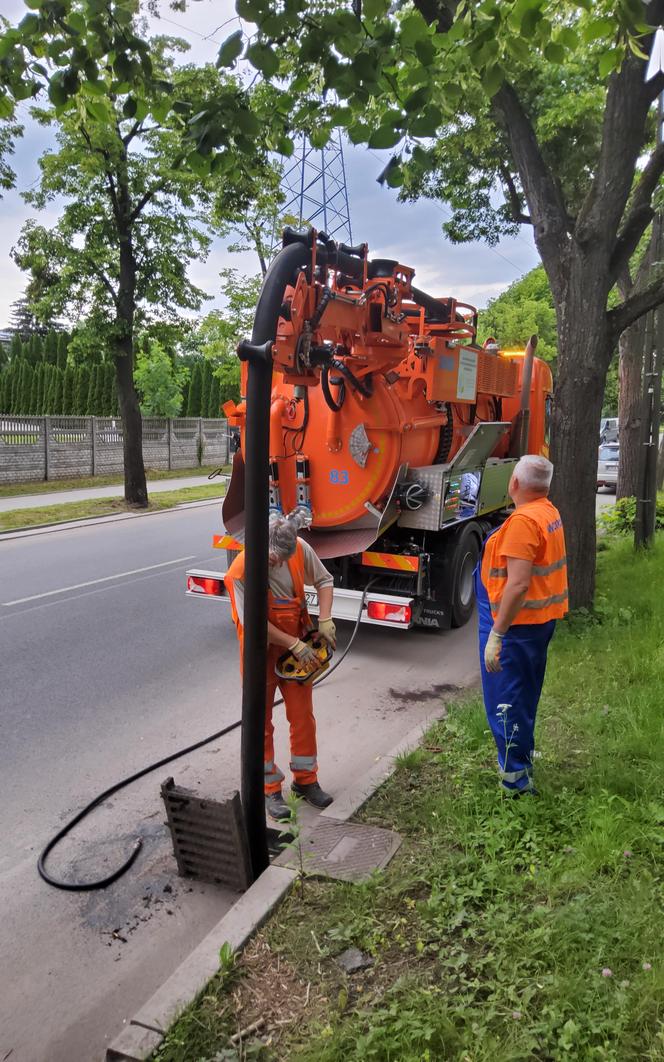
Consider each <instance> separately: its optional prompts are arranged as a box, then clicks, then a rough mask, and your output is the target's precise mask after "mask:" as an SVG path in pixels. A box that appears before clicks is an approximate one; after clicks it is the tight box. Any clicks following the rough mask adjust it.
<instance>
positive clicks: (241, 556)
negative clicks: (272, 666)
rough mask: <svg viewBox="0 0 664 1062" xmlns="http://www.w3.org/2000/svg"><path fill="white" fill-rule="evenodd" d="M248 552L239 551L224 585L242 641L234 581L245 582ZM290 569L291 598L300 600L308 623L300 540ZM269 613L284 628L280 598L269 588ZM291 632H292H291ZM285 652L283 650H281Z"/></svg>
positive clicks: (280, 627)
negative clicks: (281, 621) (280, 620)
mask: <svg viewBox="0 0 664 1062" xmlns="http://www.w3.org/2000/svg"><path fill="white" fill-rule="evenodd" d="M245 560H246V552H245V551H244V550H243V551H242V553H238V555H237V557H236V558H235V560H234V561H233V563H232V564H231V566H230V568H229V569H228V571H227V572H226V575H225V576H224V585H225V587H226V589H227V590H228V596H229V597H230V602H231V615H232V617H233V623H234V624H235V626H236V627H237V632H238V636H239V638H240V641H242V639H243V634H244V631H243V626H242V623H241V622H240V617H239V614H238V611H237V608H236V605H235V591H234V588H233V583H234V582H235V580H236V579H239V580H240V581H241V582H244V570H245ZM288 570H289V572H290V576H291V579H292V580H293V598H292V599H291V600H297V601H299V602H300V606H301V610H302V617H301V618H302V620H303V622H305V623H308V621H309V616H308V614H307V600H306V597H305V593H304V550H303V549H302V545H301V543H300V542H298V543H297V546H296V549H295V553H294V554H293V556H292V557H289V558H288ZM267 598H268V615H267V618H268V620H269V622H270V623H273V624H274V626H275V627H279V629H280V630H281V629H283V628H282V626H281V624H280V622H279V619H280V616H279V599H278V598H275V597H274V594H273V593H272V591H271V590H270V589H269V588H268V592H267ZM289 633H290V632H289ZM280 651H282V652H283V650H280Z"/></svg>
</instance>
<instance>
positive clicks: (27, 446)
mask: <svg viewBox="0 0 664 1062" xmlns="http://www.w3.org/2000/svg"><path fill="white" fill-rule="evenodd" d="M48 419H49V418H45V417H0V483H22V482H32V481H33V480H40V479H46V478H47V469H46V448H47V437H46V433H45V424H44V421H45V420H48Z"/></svg>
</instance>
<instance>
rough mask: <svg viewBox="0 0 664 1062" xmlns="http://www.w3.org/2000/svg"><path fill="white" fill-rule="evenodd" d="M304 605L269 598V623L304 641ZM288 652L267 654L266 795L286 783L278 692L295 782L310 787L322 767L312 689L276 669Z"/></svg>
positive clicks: (278, 648)
mask: <svg viewBox="0 0 664 1062" xmlns="http://www.w3.org/2000/svg"><path fill="white" fill-rule="evenodd" d="M305 616H306V613H303V611H302V605H301V603H300V601H299V600H298V599H297V598H275V597H274V596H273V595H272V593H269V594H268V619H269V621H270V623H273V624H274V626H275V627H278V628H279V630H281V631H285V632H286V634H292V635H293V638H300V637H302V635H303V634H304V633H305V628H306V623H305V619H304V617H305ZM243 641H244V639H243V638H240V660H242V652H243V648H244V646H243ZM284 652H285V649H283V648H282V647H281V646H279V645H270V646H269V647H268V653H267V688H266V691H265V737H264V746H263V749H264V751H263V760H264V770H265V778H264V785H265V793H266V795H267V794H269V793H278V792H279V790H280V789H281V783H282V782H283V780H284V775H283V773H282V772H281V771H280V770H279V768H278V766H277V764H276V763H275V760H274V723H273V722H272V710H273V708H274V698H275V695H276V692H277V689H279V691H280V692H281V695H282V696H283V698H284V705H285V708H286V718H287V719H288V725H289V728H290V754H291V758H290V769H291V772H292V774H293V778H294V779H295V781H296V782H298V783H299V784H300V785H309V784H310V783H311V782H315V781H317V780H318V773H317V772H318V763H317V760H316V752H317V750H316V720H315V719H314V705H313V699H312V688H311V686H310V685H308V686H305V685H302V683H300V682H294V681H292V680H288V679H282V678H279V676H278V675H277V674H276V673H275V670H274V666H275V664H276V662H277V660H278V659H279V657H280V656H283V654H284Z"/></svg>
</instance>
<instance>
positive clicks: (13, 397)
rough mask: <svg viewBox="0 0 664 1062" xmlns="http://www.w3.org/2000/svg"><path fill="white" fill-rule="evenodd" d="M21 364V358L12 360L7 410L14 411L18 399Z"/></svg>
mask: <svg viewBox="0 0 664 1062" xmlns="http://www.w3.org/2000/svg"><path fill="white" fill-rule="evenodd" d="M22 366H23V359H22V358H17V359H16V361H13V362H12V364H11V368H10V374H11V380H10V382H9V412H10V413H15V412H16V406H17V399H18V390H19V385H20V379H21V367H22Z"/></svg>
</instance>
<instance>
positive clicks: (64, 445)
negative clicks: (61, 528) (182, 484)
mask: <svg viewBox="0 0 664 1062" xmlns="http://www.w3.org/2000/svg"><path fill="white" fill-rule="evenodd" d="M122 439H123V436H122V421H121V420H120V418H119V417H9V416H4V417H3V416H2V415H0V484H2V483H23V482H32V481H37V480H44V479H76V478H78V477H81V476H103V475H111V474H121V473H122V470H123V451H122ZM228 459H229V436H228V424H227V422H226V421H225V420H214V419H211V420H207V419H201V418H199V417H180V418H177V419H174V420H169V419H168V418H166V417H144V418H143V460H144V462H145V467H146V468H147V469H150V468H155V469H178V468H197V467H200V465H201V463H203V464H217V463H218V464H226V463H227V462H228Z"/></svg>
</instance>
